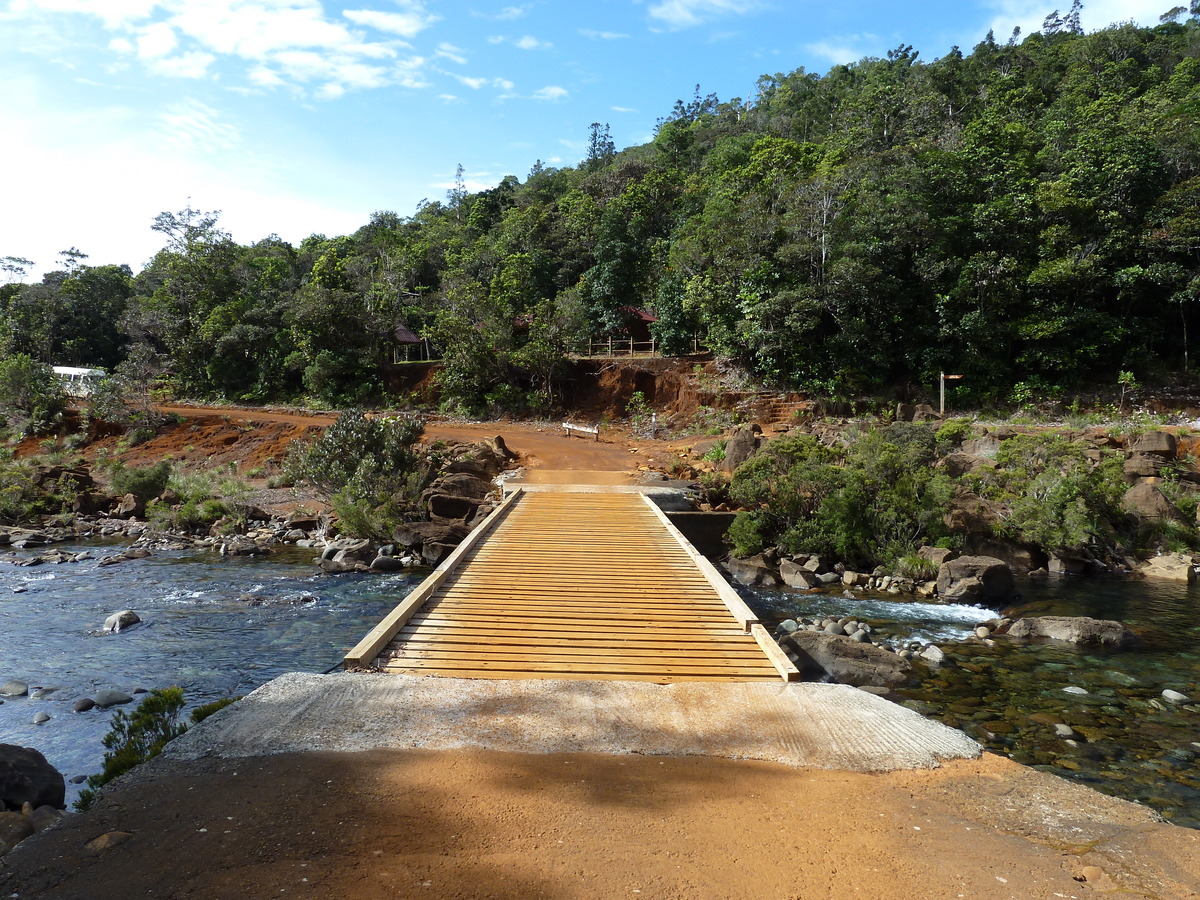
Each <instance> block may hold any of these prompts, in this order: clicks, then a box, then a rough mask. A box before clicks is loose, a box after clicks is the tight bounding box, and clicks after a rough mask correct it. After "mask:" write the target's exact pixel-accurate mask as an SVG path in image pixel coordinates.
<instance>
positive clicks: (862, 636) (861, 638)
mask: <svg viewBox="0 0 1200 900" xmlns="http://www.w3.org/2000/svg"><path fill="white" fill-rule="evenodd" d="M850 640H852V641H857V642H858V643H860V644H862V643H865V642H866V640H867V633H866V632H865V631H863V630H862V629H861V628H860V629H858V630H857V631H855V632H854V634H852V635H850Z"/></svg>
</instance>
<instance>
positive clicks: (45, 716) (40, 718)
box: [33, 712, 50, 725]
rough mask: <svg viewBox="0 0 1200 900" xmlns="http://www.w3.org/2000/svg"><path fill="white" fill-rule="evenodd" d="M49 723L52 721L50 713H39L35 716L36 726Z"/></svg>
mask: <svg viewBox="0 0 1200 900" xmlns="http://www.w3.org/2000/svg"><path fill="white" fill-rule="evenodd" d="M49 721H50V714H49V713H44V712H39V713H35V714H34V717H33V724H34V725H42V724H43V723H45V722H49Z"/></svg>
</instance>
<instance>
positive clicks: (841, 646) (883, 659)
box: [779, 631, 912, 687]
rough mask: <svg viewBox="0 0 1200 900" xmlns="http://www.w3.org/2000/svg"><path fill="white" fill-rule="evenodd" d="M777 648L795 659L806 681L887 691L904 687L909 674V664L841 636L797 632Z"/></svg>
mask: <svg viewBox="0 0 1200 900" xmlns="http://www.w3.org/2000/svg"><path fill="white" fill-rule="evenodd" d="M779 644H780V646H781V647H783V649H784V651H785V652H789V655H792V656H794V658H795V660H796V668H798V669H799V670H800V673H801V677H802V678H804V679H805V680H808V681H819V680H833V681H837V682H840V683H842V684H852V685H855V686H856V687H862V686H863V685H875V686H877V687H887V686H888V685H895V684H902V683H904V682H905V681H907V680H908V678H909V675H910V674H911V672H912V666H911V664H910V663H909V662H908V661H907V660H904V659H901V658H900V657H899V656H897V655H896V654H895V653H892V652H890V651H888V650H885V649H884V648H883V647H876V646H875V645H874V644H868V643H864V642H860V641H855V640H853V639H852V638H848V637H844V636H842V635H835V634H824V633H821V632H816V631H797V632H796V633H795V634H790V635H788V636H787V637H786V638H783V639H782V640H780V642H779Z"/></svg>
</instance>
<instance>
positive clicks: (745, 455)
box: [721, 425, 763, 472]
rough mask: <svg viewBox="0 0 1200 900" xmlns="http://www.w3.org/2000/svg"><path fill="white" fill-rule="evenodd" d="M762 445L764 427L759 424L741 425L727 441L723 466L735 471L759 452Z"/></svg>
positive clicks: (727, 470)
mask: <svg viewBox="0 0 1200 900" xmlns="http://www.w3.org/2000/svg"><path fill="white" fill-rule="evenodd" d="M762 445H763V436H762V428H760V427H759V426H758V425H743V426H741V427H740V428H738V429H737V430H736V431H734V433H733V434H732V435H730V436H729V440H728V441H726V442H725V458H724V459H723V460H722V461H721V468H722V469H724V470H725V471H726V472H733V471H734V470H736V469H737V467H738V466H740V465H741V464H742V463H744V462H745V461H746V460H748V459H749V458H750V457H752V456H753V455H754V454H755V453H757V452H758V449H759V448H760V447H761V446H762Z"/></svg>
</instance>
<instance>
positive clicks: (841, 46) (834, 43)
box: [804, 34, 879, 66]
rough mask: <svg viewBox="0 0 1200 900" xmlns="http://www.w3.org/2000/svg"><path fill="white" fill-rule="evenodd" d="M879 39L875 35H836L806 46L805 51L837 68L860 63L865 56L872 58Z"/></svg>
mask: <svg viewBox="0 0 1200 900" xmlns="http://www.w3.org/2000/svg"><path fill="white" fill-rule="evenodd" d="M878 44H879V38H878V37H876V36H875V35H873V34H845V35H835V36H832V37H829V38H826V39H825V40H823V41H817V42H815V43H812V44H805V45H804V49H805V50H806V51H807V52H809V53H811V54H813V55H814V56H819V57H820V58H822V59H824V60H827V61H828V62H829V63H831V64H832V65H835V66H841V65H847V64H849V63H852V62H858V60H860V59H862V58H863V57H864V56H870V55H871V53H872V50H871V48H875V47H877V46H878Z"/></svg>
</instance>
